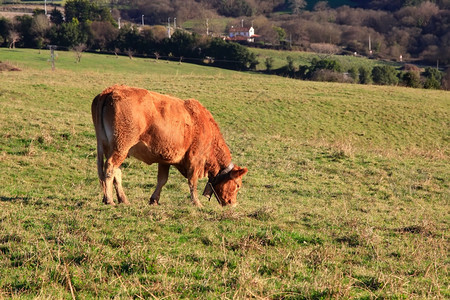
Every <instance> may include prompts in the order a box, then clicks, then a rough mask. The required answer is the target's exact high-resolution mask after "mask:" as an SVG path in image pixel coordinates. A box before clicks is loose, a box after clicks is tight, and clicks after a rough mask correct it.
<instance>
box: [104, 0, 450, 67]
mask: <svg viewBox="0 0 450 300" xmlns="http://www.w3.org/2000/svg"><path fill="white" fill-rule="evenodd" d="M98 1H100V0H98ZM115 1H116V2H115V3H117V4H118V5H121V16H122V17H123V18H127V19H129V20H132V21H134V22H137V23H138V22H140V20H141V17H142V15H144V18H145V22H146V24H147V23H148V24H161V23H165V22H167V20H168V18H172V20H173V18H174V17H176V18H177V21H178V22H179V23H181V22H184V21H186V20H192V19H198V20H200V19H201V20H206V19H210V20H211V19H215V18H220V17H228V18H235V19H231V21H230V22H229V23H228V24H223V23H218V24H212V23H210V24H209V28H208V29H209V32H213V33H214V34H217V35H219V34H223V33H226V32H227V29H229V28H230V27H231V26H232V25H237V24H240V23H241V20H242V19H244V20H245V24H247V25H248V26H249V25H250V24H253V26H254V28H255V32H256V33H257V34H259V35H261V38H260V39H259V40H258V42H259V43H262V44H265V45H282V46H283V45H284V46H285V45H287V44H288V45H290V46H294V47H295V49H299V50H304V51H310V50H312V48H313V47H314V45H315V44H317V43H329V44H332V45H335V46H337V47H339V49H341V51H344V52H347V53H355V52H356V53H357V54H361V55H365V56H372V57H375V58H382V59H393V60H399V59H400V56H402V58H403V60H405V59H411V60H412V59H414V60H422V61H424V62H427V63H436V62H437V61H438V60H439V61H440V62H441V63H442V64H449V63H450V48H449V47H450V45H449V44H450V42H449V41H450V2H449V1H448V0H374V1H370V0H359V1H356V0H355V1H350V0H347V1H338V0H335V1H314V0H306V1H305V0H159V1H154V0H115ZM342 3H347V4H350V5H351V6H342ZM206 27H207V25H206V22H203V23H201V24H197V25H196V26H195V27H194V28H193V30H194V31H197V33H201V34H205V33H206ZM369 36H370V40H371V41H370V43H371V45H370V48H371V49H369ZM370 51H372V52H370Z"/></svg>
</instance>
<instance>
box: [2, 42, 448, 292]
mask: <svg viewBox="0 0 450 300" xmlns="http://www.w3.org/2000/svg"><path fill="white" fill-rule="evenodd" d="M48 56H49V53H48V51H47V52H45V51H42V53H41V54H38V51H37V50H21V49H18V50H14V51H9V50H7V49H0V60H1V61H7V62H9V63H11V64H14V65H16V66H18V67H20V68H21V69H22V71H20V72H3V73H1V74H0V76H1V77H0V178H1V185H0V208H1V209H0V220H1V221H0V222H1V223H0V297H6V298H9V297H23V298H27V297H30V298H34V297H41V298H71V297H72V295H73V296H74V297H78V298H92V297H98V298H108V297H121V298H122V297H123V298H130V297H136V298H152V297H157V298H172V299H178V298H181V297H189V298H250V297H256V298H258V297H263V298H275V299H284V298H291V299H320V298H331V297H334V298H377V297H378V298H407V299H409V298H413V299H414V298H416V299H423V298H446V297H448V296H449V292H448V288H447V287H448V285H449V282H448V276H447V274H448V267H447V265H448V258H447V256H448V242H447V241H448V239H449V235H448V232H449V230H448V222H447V220H448V211H449V209H448V199H449V182H450V174H449V173H450V171H449V170H450V167H449V130H448V129H449V123H448V120H449V119H450V116H449V113H450V96H449V93H448V92H444V91H429V90H421V89H407V88H398V87H378V86H363V85H349V84H331V83H314V82H305V81H300V80H291V79H285V78H280V77H276V76H266V75H255V74H250V73H240V72H232V71H227V70H221V69H216V68H207V67H201V66H196V65H189V64H185V63H183V64H181V65H180V64H178V62H163V61H159V62H156V61H154V60H152V59H138V58H135V59H132V60H131V59H129V58H128V57H119V58H116V57H115V56H103V55H94V54H88V53H85V54H83V57H82V59H81V63H79V64H77V63H75V58H74V56H73V54H72V53H70V52H58V60H57V62H56V70H55V71H52V70H51V66H50V65H49V63H48V62H47V58H48ZM116 83H123V84H128V85H133V86H139V87H144V88H147V89H150V90H155V91H158V92H162V93H166V94H172V95H175V96H178V97H181V98H196V99H198V100H199V101H201V102H202V103H203V104H204V105H205V106H206V107H207V108H208V109H210V111H211V112H212V114H213V115H214V117H215V119H216V121H217V122H218V123H219V125H220V127H221V129H222V132H223V134H224V136H225V139H226V141H227V143H228V144H229V146H230V149H231V150H232V154H233V158H234V162H235V163H236V164H238V165H242V166H246V167H248V168H249V173H248V175H246V177H245V180H244V187H243V189H242V190H241V192H240V194H239V195H238V200H239V206H238V207H237V208H235V209H227V208H226V209H222V208H221V207H220V206H219V205H218V204H217V203H215V202H214V201H211V202H208V201H206V199H201V201H202V202H203V204H204V205H205V208H204V209H197V208H194V207H192V206H191V204H190V200H189V192H188V186H187V183H186V179H184V178H183V177H182V176H181V175H180V174H178V172H177V171H176V170H174V169H172V170H171V174H170V178H169V182H168V184H167V185H166V187H165V188H164V189H163V192H162V195H161V206H158V207H154V206H149V205H148V200H149V198H150V194H151V192H152V190H153V188H154V187H155V183H156V166H150V167H149V166H146V165H144V164H142V163H140V162H138V161H136V160H133V159H128V160H126V162H125V163H124V165H123V173H124V187H125V189H126V192H127V194H128V197H129V199H130V201H131V204H130V205H129V206H117V207H109V206H104V205H103V204H102V203H101V196H100V187H99V185H98V180H97V175H96V165H95V152H96V151H95V147H96V145H95V134H94V130H93V125H92V121H91V116H90V104H91V101H92V98H93V97H94V96H95V95H96V94H98V93H99V92H101V91H102V90H103V89H104V88H105V87H107V86H109V85H112V84H116ZM202 183H203V184H204V183H205V181H204V180H203V181H202ZM201 185H202V184H201ZM200 188H201V187H200ZM200 188H199V189H200Z"/></svg>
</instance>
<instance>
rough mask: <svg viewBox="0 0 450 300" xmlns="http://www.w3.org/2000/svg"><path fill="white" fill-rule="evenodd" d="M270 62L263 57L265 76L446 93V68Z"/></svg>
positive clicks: (448, 77)
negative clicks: (444, 90) (398, 86)
mask: <svg viewBox="0 0 450 300" xmlns="http://www.w3.org/2000/svg"><path fill="white" fill-rule="evenodd" d="M273 61H274V60H273V58H271V57H268V58H266V60H265V62H264V63H265V66H266V70H265V72H266V73H268V74H276V75H280V76H285V77H291V78H297V79H302V80H312V81H327V82H341V83H358V84H377V85H401V86H406V87H412V88H426V89H441V88H442V89H446V90H450V68H448V69H447V71H446V72H445V73H443V72H441V71H439V70H438V69H436V68H435V67H426V68H425V69H424V70H421V69H420V68H418V67H417V66H415V65H412V64H405V65H404V67H403V69H402V70H397V69H396V68H395V67H393V66H390V65H380V66H375V67H369V66H360V67H355V66H353V67H351V68H350V69H348V70H345V69H344V68H343V67H342V65H341V64H340V63H339V62H338V61H336V60H333V59H330V58H313V59H312V60H311V63H310V64H308V65H300V66H298V67H296V66H295V63H294V59H293V58H292V57H290V56H288V57H287V58H286V61H287V64H286V65H285V66H283V67H281V68H278V69H273Z"/></svg>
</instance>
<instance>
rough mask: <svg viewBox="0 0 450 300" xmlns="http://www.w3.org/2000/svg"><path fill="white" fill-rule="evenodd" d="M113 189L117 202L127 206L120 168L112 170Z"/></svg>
mask: <svg viewBox="0 0 450 300" xmlns="http://www.w3.org/2000/svg"><path fill="white" fill-rule="evenodd" d="M114 188H115V189H116V195H117V201H119V203H123V204H128V203H129V202H128V199H127V196H126V195H125V192H124V191H123V187H122V171H121V170H120V168H116V169H115V170H114Z"/></svg>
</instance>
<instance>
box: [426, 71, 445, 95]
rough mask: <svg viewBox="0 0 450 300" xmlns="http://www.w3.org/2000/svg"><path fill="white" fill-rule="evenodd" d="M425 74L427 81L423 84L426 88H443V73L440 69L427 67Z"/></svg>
mask: <svg viewBox="0 0 450 300" xmlns="http://www.w3.org/2000/svg"><path fill="white" fill-rule="evenodd" d="M423 75H424V77H425V78H426V79H425V83H424V84H423V87H424V88H426V89H435V90H438V89H440V88H441V81H442V73H441V72H440V71H439V70H438V69H436V68H432V67H427V68H425V72H424V73H423Z"/></svg>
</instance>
